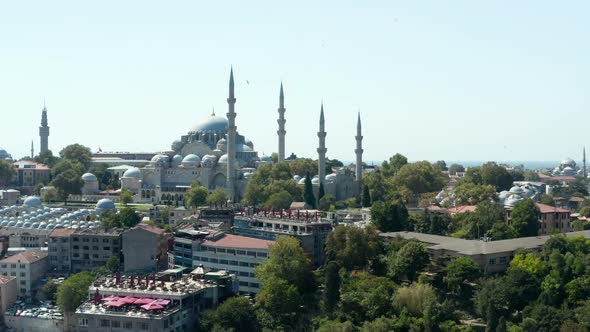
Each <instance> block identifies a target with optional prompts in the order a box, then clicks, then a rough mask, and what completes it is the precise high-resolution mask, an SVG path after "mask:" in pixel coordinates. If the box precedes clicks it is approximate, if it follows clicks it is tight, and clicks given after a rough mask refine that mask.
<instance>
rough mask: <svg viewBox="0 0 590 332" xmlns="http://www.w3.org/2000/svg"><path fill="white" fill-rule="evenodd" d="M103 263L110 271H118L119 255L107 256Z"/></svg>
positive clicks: (119, 265) (119, 266)
mask: <svg viewBox="0 0 590 332" xmlns="http://www.w3.org/2000/svg"><path fill="white" fill-rule="evenodd" d="M105 265H106V268H107V269H108V270H109V271H111V272H112V273H115V272H117V271H119V269H120V268H121V259H120V258H119V255H115V256H113V257H111V258H109V260H108V261H107V263H106V264H105Z"/></svg>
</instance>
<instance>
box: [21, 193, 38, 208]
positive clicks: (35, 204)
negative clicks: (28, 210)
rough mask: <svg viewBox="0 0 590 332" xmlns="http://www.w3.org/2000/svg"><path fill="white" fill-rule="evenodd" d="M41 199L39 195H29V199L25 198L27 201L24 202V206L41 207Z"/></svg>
mask: <svg viewBox="0 0 590 332" xmlns="http://www.w3.org/2000/svg"><path fill="white" fill-rule="evenodd" d="M41 205H42V204H41V199H39V197H36V196H29V197H27V199H25V201H24V202H23V206H25V207H34V208H37V207H41Z"/></svg>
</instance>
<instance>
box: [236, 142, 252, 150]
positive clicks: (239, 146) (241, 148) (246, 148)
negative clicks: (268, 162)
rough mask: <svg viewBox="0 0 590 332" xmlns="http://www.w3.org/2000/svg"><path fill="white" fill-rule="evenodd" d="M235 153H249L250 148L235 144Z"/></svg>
mask: <svg viewBox="0 0 590 332" xmlns="http://www.w3.org/2000/svg"><path fill="white" fill-rule="evenodd" d="M236 151H238V152H251V151H252V148H251V147H249V146H248V145H246V144H237V145H236Z"/></svg>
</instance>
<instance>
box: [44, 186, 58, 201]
mask: <svg viewBox="0 0 590 332" xmlns="http://www.w3.org/2000/svg"><path fill="white" fill-rule="evenodd" d="M41 199H42V200H43V202H45V203H50V202H53V201H55V200H57V191H56V190H55V188H52V187H50V188H48V189H47V190H45V192H44V193H43V197H41Z"/></svg>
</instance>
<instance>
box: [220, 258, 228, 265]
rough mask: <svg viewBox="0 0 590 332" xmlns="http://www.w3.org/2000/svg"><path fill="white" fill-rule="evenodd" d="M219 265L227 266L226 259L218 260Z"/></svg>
mask: <svg viewBox="0 0 590 332" xmlns="http://www.w3.org/2000/svg"><path fill="white" fill-rule="evenodd" d="M219 264H225V265H227V260H226V259H220V260H219Z"/></svg>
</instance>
